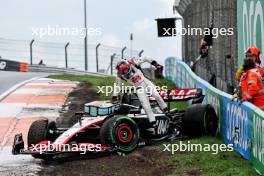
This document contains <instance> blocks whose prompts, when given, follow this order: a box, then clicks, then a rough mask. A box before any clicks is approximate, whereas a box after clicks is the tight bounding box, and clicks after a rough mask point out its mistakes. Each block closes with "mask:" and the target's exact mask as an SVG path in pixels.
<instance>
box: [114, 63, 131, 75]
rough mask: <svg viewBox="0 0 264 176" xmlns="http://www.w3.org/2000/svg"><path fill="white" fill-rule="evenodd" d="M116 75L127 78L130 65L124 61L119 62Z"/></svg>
mask: <svg viewBox="0 0 264 176" xmlns="http://www.w3.org/2000/svg"><path fill="white" fill-rule="evenodd" d="M116 69H117V74H118V75H119V76H121V77H125V78H127V77H128V75H130V73H131V65H130V64H129V63H128V62H126V61H120V62H118V63H117V65H116Z"/></svg>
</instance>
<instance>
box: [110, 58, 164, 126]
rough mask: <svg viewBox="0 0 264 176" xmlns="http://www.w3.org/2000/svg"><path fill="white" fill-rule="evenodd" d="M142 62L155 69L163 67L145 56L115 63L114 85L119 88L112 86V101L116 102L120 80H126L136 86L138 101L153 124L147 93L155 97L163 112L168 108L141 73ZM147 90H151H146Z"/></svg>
mask: <svg viewBox="0 0 264 176" xmlns="http://www.w3.org/2000/svg"><path fill="white" fill-rule="evenodd" d="M144 62H148V63H150V64H151V65H153V66H155V67H156V69H163V66H162V65H160V64H158V63H157V62H156V61H155V60H150V59H147V58H142V59H134V58H132V59H129V60H127V61H125V60H123V61H120V62H118V63H117V66H116V69H117V76H116V81H115V86H117V87H119V90H117V87H115V88H114V92H113V98H112V103H113V104H116V103H118V98H117V96H118V94H119V92H120V86H121V83H122V80H125V81H127V82H128V83H129V84H131V85H132V86H134V87H135V88H136V93H137V96H138V98H139V101H140V103H141V105H142V107H143V109H144V110H145V112H146V114H147V116H148V119H149V122H150V123H151V124H152V125H153V126H154V125H155V122H156V119H155V115H154V113H153V111H152V109H151V105H150V101H149V97H148V95H147V94H148V93H149V94H150V95H151V96H153V97H154V98H155V100H156V101H157V103H158V104H159V106H160V108H161V110H163V112H164V113H168V108H167V104H166V103H165V102H164V100H163V99H162V97H161V96H160V94H159V93H158V91H157V89H156V86H155V85H154V84H153V83H152V82H151V81H150V80H149V79H147V78H146V77H145V76H144V74H143V73H142V71H141V67H140V65H141V64H142V63H144ZM148 90H151V91H150V92H147V91H148Z"/></svg>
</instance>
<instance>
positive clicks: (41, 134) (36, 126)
mask: <svg viewBox="0 0 264 176" xmlns="http://www.w3.org/2000/svg"><path fill="white" fill-rule="evenodd" d="M49 126H50V127H54V123H51V124H49V123H48V120H47V119H42V120H37V121H34V122H33V123H32V124H31V126H30V128H29V131H28V147H31V146H32V145H35V144H37V143H39V142H41V141H44V140H48V138H47V137H48V136H49V134H48V132H49V128H48V127H49ZM32 156H33V157H34V158H39V159H44V160H49V159H52V157H53V156H54V155H43V154H42V155H40V154H32Z"/></svg>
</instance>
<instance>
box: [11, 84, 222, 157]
mask: <svg viewBox="0 0 264 176" xmlns="http://www.w3.org/2000/svg"><path fill="white" fill-rule="evenodd" d="M159 93H160V95H161V97H162V98H163V99H164V101H165V102H167V103H168V107H169V113H166V114H164V113H163V111H162V110H161V109H160V107H159V105H158V103H157V102H156V101H155V99H154V98H153V97H149V99H150V102H151V107H152V110H153V112H154V116H155V120H156V125H155V127H153V125H150V124H149V120H148V117H147V115H146V113H145V111H144V109H143V108H142V106H141V103H140V101H139V99H138V97H137V95H136V94H129V95H124V96H123V97H122V101H121V102H120V103H119V104H112V103H111V102H108V101H94V102H91V103H87V104H86V105H85V108H84V109H85V110H84V112H77V113H76V118H77V119H78V122H77V123H76V124H74V125H73V126H72V127H70V128H66V129H65V128H64V129H63V128H57V127H56V123H55V122H50V121H48V120H47V119H43V120H37V121H35V122H33V124H32V125H31V127H30V129H29V132H28V136H27V138H28V144H27V147H26V148H25V146H24V141H23V137H22V134H17V135H16V136H15V138H14V144H13V151H12V153H13V154H15V155H17V154H31V155H32V156H33V157H35V158H41V159H45V160H49V159H52V158H56V156H57V155H58V154H62V153H67V152H76V153H81V151H80V150H72V148H71V147H70V148H67V150H64V151H62V150H59V149H60V148H58V146H59V147H62V146H63V145H65V144H67V145H69V146H74V147H76V146H80V145H83V144H86V146H88V145H89V146H92V147H91V148H93V149H94V150H89V151H90V152H107V151H108V152H121V153H129V152H132V151H133V150H135V149H136V148H137V147H139V146H143V145H150V144H153V143H156V142H160V141H164V140H168V139H172V138H171V137H172V135H174V137H175V135H176V138H173V139H177V138H181V137H183V136H188V137H195V136H202V135H216V133H217V127H218V118H217V116H216V113H215V111H214V109H213V108H212V107H211V106H210V105H209V104H201V102H202V100H203V95H202V91H201V90H200V89H175V90H169V91H168V90H164V91H163V90H162V91H160V92H159ZM187 100H189V101H191V102H192V103H191V105H190V106H189V107H188V108H187V109H186V110H184V111H181V110H178V109H177V108H175V109H171V108H170V104H171V102H173V101H187ZM40 144H42V148H40ZM47 145H53V147H54V146H56V147H57V148H56V147H55V148H56V149H53V150H52V151H50V150H47V149H46V148H45V147H44V149H43V146H47ZM32 146H33V147H32ZM36 146H37V147H36Z"/></svg>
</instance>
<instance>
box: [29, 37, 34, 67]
mask: <svg viewBox="0 0 264 176" xmlns="http://www.w3.org/2000/svg"><path fill="white" fill-rule="evenodd" d="M34 41H35V40H34V39H32V40H31V42H30V65H32V64H33V49H32V46H33V43H34Z"/></svg>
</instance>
